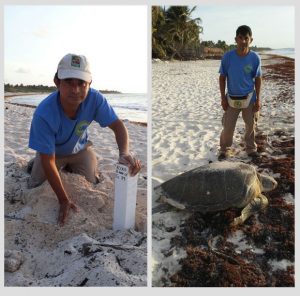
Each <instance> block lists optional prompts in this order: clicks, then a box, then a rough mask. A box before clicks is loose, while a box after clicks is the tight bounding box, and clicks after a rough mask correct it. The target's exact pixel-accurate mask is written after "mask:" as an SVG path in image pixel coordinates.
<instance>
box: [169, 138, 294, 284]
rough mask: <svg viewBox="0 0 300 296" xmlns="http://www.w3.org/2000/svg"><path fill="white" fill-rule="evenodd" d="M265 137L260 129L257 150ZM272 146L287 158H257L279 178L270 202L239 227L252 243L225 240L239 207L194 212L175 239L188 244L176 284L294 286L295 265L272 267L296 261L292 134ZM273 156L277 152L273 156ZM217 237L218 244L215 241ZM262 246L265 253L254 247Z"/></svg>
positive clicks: (275, 141)
mask: <svg viewBox="0 0 300 296" xmlns="http://www.w3.org/2000/svg"><path fill="white" fill-rule="evenodd" d="M264 138H265V136H264V135H263V134H259V136H258V138H257V142H258V143H259V149H260V150H263V149H264V144H263V143H265V144H266V141H264ZM272 145H273V146H274V147H276V150H275V151H276V152H277V153H278V151H279V150H280V151H281V153H282V154H284V155H285V156H284V157H281V158H277V157H276V155H277V154H276V153H275V152H273V153H275V155H270V156H268V157H266V156H263V157H261V158H258V159H256V160H254V161H253V162H254V164H255V165H257V166H258V167H259V168H260V169H268V170H270V171H272V172H273V173H274V174H277V175H278V174H280V177H277V178H275V179H277V181H278V187H277V188H276V189H275V190H273V191H271V192H269V193H266V196H267V197H268V199H269V206H268V207H267V208H266V209H265V211H264V212H262V213H260V214H258V215H257V216H252V217H250V218H249V219H248V220H247V221H246V222H245V223H244V224H243V225H241V226H239V227H238V229H239V230H242V231H243V234H244V235H245V237H244V238H243V240H245V241H246V243H247V245H248V246H249V248H247V249H246V250H242V251H237V249H236V246H235V245H234V244H232V243H231V242H229V241H227V238H228V237H229V235H230V234H232V233H234V231H236V230H237V229H232V228H230V227H229V224H230V222H232V221H233V219H234V217H236V216H237V215H238V214H239V211H240V210H237V209H231V210H227V211H222V212H219V213H212V214H206V215H203V214H200V213H194V214H193V215H192V216H191V217H190V218H189V219H188V220H187V221H186V223H185V224H184V225H183V226H182V229H181V234H182V236H177V237H175V238H174V239H173V240H172V244H174V245H177V246H178V245H180V246H186V247H185V249H186V252H187V257H186V258H184V259H182V260H181V265H182V268H181V270H180V271H179V272H177V273H176V274H174V275H173V276H172V277H171V282H172V285H174V286H177V287H183V286H186V287H229V286H231V287H251V286H253V287H293V286H294V285H295V283H294V266H293V265H292V266H288V267H287V268H286V270H282V269H276V270H274V269H273V268H272V262H276V261H282V260H287V262H292V263H293V262H294V260H295V232H294V219H295V217H294V205H293V204H289V203H287V202H286V201H285V200H284V198H283V197H284V196H285V195H286V194H287V193H291V194H292V195H294V167H293V164H294V137H289V138H288V139H286V137H285V140H284V141H282V140H280V137H278V140H274V141H273V142H272ZM274 156H275V157H274ZM213 238H215V240H216V243H215V246H214V247H212V246H211V240H212V239H213ZM255 249H260V250H263V251H262V252H254V251H253V250H255Z"/></svg>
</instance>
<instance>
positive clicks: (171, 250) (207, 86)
mask: <svg viewBox="0 0 300 296" xmlns="http://www.w3.org/2000/svg"><path fill="white" fill-rule="evenodd" d="M262 61H263V65H267V64H275V63H278V62H279V61H278V60H275V61H274V60H272V58H270V57H269V56H267V55H263V56H262ZM219 65H220V61H219V60H199V61H181V62H179V61H170V62H168V61H160V60H154V61H153V63H152V91H153V96H152V98H153V99H152V187H153V188H156V187H157V186H158V185H159V184H161V183H162V182H164V181H166V180H169V179H171V178H172V177H175V176H177V175H179V174H181V173H183V172H186V171H188V170H191V169H193V168H196V167H199V166H201V165H205V164H208V163H209V162H215V161H217V157H218V150H219V137H220V132H221V130H222V125H221V118H222V114H223V110H222V107H221V103H220V102H221V99H220V93H219V82H218V78H219V74H218V70H219ZM266 73H269V70H264V74H266ZM269 75H272V73H271V72H270V73H269ZM284 93H285V99H282V94H284ZM280 97H281V99H282V100H280ZM258 129H259V130H260V131H261V132H263V133H264V135H266V137H267V142H268V143H269V144H270V145H269V147H268V148H267V150H266V151H265V152H263V153H262V155H265V156H268V155H269V154H270V153H271V152H272V151H273V150H272V147H271V143H272V141H273V140H274V139H278V135H276V133H277V132H278V131H281V132H283V133H284V132H285V133H286V134H288V135H291V136H294V86H293V85H292V84H289V83H285V82H283V81H282V82H281V83H279V82H278V81H272V80H266V81H264V82H263V86H262V109H261V115H260V119H259V122H258ZM243 134H244V122H243V120H242V118H241V115H240V117H239V119H238V122H237V126H236V130H235V134H234V140H233V142H234V144H233V150H234V156H233V157H232V159H231V160H232V161H237V160H239V161H243V162H246V163H249V162H250V161H251V159H250V158H249V157H248V156H247V154H246V152H245V151H244V150H243ZM282 140H283V139H282ZM268 173H269V174H271V175H272V173H273V172H268ZM158 197H159V192H157V191H156V190H153V194H152V207H153V208H155V207H156V206H157V205H159V202H157V199H158ZM188 216H189V213H187V212H184V211H182V212H180V211H171V212H162V213H155V214H153V215H152V219H153V228H152V231H153V233H152V237H153V239H152V277H153V278H152V285H153V286H172V283H171V282H170V277H171V276H172V275H173V274H175V273H176V272H177V271H179V270H180V269H181V268H182V265H181V263H180V262H181V261H180V260H181V259H182V258H185V257H186V256H187V253H186V250H185V248H183V247H182V246H176V244H175V243H174V242H173V243H172V239H174V238H175V237H177V236H182V233H181V226H182V225H183V224H184V223H185V221H186V219H187V217H188ZM249 248H250V246H249ZM289 264H291V265H293V262H289Z"/></svg>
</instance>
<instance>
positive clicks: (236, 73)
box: [219, 49, 262, 101]
mask: <svg viewBox="0 0 300 296" xmlns="http://www.w3.org/2000/svg"><path fill="white" fill-rule="evenodd" d="M219 73H220V74H221V75H223V76H226V78H227V91H228V93H229V94H230V95H232V96H246V95H248V94H249V93H251V92H252V91H253V90H254V82H255V79H254V78H255V77H261V75H262V72H261V61H260V57H259V55H258V54H257V53H256V52H254V51H252V50H250V51H249V53H248V54H247V55H246V56H243V57H241V56H239V55H238V54H237V52H236V49H234V50H230V51H228V52H226V53H225V54H224V55H223V58H222V61H221V66H220V70H219ZM255 99H256V96H255V92H254V95H253V99H252V101H255Z"/></svg>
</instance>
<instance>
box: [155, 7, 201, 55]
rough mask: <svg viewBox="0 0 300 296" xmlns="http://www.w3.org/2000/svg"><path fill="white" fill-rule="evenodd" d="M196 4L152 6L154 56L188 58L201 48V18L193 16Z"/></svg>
mask: <svg viewBox="0 0 300 296" xmlns="http://www.w3.org/2000/svg"><path fill="white" fill-rule="evenodd" d="M195 9H196V6H194V7H193V8H192V9H190V8H189V7H188V6H170V7H169V8H168V9H167V10H166V9H165V8H163V7H161V6H153V7H152V57H153V58H159V59H173V58H174V59H186V57H188V56H193V55H196V54H197V53H198V52H199V50H200V39H199V36H200V33H201V32H202V27H201V26H200V23H201V19H200V18H194V19H192V18H191V14H192V12H193V11H194V10H195Z"/></svg>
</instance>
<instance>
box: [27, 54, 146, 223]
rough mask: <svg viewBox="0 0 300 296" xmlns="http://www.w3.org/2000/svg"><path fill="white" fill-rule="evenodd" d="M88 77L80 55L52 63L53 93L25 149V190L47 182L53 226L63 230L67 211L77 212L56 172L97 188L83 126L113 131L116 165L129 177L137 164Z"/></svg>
mask: <svg viewBox="0 0 300 296" xmlns="http://www.w3.org/2000/svg"><path fill="white" fill-rule="evenodd" d="M91 82H92V76H91V71H90V64H89V62H88V60H87V59H86V57H85V56H83V55H76V54H67V55H65V56H64V57H63V58H62V59H61V61H60V62H59V64H58V68H57V72H56V74H55V77H54V83H55V85H56V87H57V89H58V91H56V92H54V93H52V94H50V95H49V96H48V97H47V98H46V99H45V100H43V101H42V102H41V103H40V104H39V106H38V107H37V109H36V111H35V113H34V115H33V119H32V122H31V128H30V138H29V147H30V148H32V149H34V150H36V151H37V153H36V157H35V158H34V159H33V162H31V165H30V164H29V170H30V173H31V177H30V179H29V182H28V186H29V188H34V187H37V186H39V185H41V184H42V183H43V182H44V181H45V180H48V182H49V184H50V185H51V187H52V189H53V191H54V192H55V194H56V196H57V198H58V201H59V204H60V210H59V217H58V222H59V224H60V225H63V224H64V223H65V221H66V218H67V216H68V213H69V211H70V209H72V210H74V211H78V208H77V206H76V205H75V204H74V203H73V202H72V200H71V199H70V197H69V196H68V193H67V192H66V190H65V188H64V186H63V184H62V181H61V178H60V175H59V169H60V168H62V167H64V168H65V169H66V170H68V171H69V172H73V173H77V174H81V175H83V176H85V178H86V179H87V180H88V181H89V182H91V183H99V178H98V173H97V158H96V154H95V152H94V151H93V148H92V142H91V141H89V140H88V134H87V127H88V126H89V125H90V124H91V122H92V121H93V120H95V121H97V122H98V123H99V124H100V126H101V127H107V126H108V127H109V128H110V129H112V130H113V132H114V134H115V138H116V142H117V145H118V148H119V162H120V163H122V164H125V165H128V167H129V172H130V174H131V175H135V174H137V173H138V172H139V171H140V169H141V163H140V161H139V160H138V159H135V158H134V157H133V156H132V155H131V154H130V153H129V137H128V131H127V129H126V127H125V125H124V123H123V122H122V121H121V120H120V119H118V117H117V115H116V113H115V111H114V110H113V108H112V107H111V106H110V105H109V103H108V102H107V100H106V99H105V98H104V97H103V96H102V94H101V93H100V92H98V91H97V90H95V89H92V88H90V85H91Z"/></svg>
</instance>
